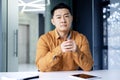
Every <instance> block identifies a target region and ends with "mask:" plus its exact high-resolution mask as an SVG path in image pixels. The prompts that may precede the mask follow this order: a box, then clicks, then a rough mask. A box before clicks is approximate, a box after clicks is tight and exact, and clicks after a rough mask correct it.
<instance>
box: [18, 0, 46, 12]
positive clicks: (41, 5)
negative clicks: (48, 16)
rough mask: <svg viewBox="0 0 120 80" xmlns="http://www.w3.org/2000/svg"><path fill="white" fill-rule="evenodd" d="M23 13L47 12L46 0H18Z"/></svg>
mask: <svg viewBox="0 0 120 80" xmlns="http://www.w3.org/2000/svg"><path fill="white" fill-rule="evenodd" d="M18 6H19V11H20V12H21V13H43V14H44V12H45V0H18Z"/></svg>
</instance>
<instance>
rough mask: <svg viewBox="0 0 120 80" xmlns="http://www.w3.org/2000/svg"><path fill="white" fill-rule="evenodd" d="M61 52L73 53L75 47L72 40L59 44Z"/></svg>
mask: <svg viewBox="0 0 120 80" xmlns="http://www.w3.org/2000/svg"><path fill="white" fill-rule="evenodd" d="M61 49H62V52H75V51H76V49H77V45H76V43H75V41H74V40H70V39H69V40H67V41H64V42H63V43H62V44H61Z"/></svg>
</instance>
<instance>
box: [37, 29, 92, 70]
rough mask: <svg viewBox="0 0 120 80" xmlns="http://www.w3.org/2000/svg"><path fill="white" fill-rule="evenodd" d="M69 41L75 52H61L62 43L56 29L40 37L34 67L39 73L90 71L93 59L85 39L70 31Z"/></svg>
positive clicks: (81, 35)
mask: <svg viewBox="0 0 120 80" xmlns="http://www.w3.org/2000/svg"><path fill="white" fill-rule="evenodd" d="M70 35H71V36H70V39H72V40H74V41H75V43H76V45H77V50H76V52H65V53H63V52H62V51H61V47H60V45H61V43H62V42H63V41H64V40H63V39H62V38H60V36H59V35H58V33H57V31H56V29H55V30H53V31H50V32H48V33H46V34H44V35H42V36H41V37H40V38H39V40H38V43H37V51H36V65H37V67H38V69H39V70H40V71H44V72H46V71H63V70H77V69H78V68H79V67H80V68H81V69H83V70H85V71H89V70H91V68H92V66H93V59H92V56H91V52H90V48H89V43H88V40H87V38H86V37H85V36H84V35H83V34H80V33H78V32H76V31H73V30H71V31H70Z"/></svg>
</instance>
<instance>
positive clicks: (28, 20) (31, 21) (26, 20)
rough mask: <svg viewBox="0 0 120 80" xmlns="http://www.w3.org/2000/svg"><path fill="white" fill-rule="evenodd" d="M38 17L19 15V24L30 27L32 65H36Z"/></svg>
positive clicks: (35, 15) (34, 15)
mask: <svg viewBox="0 0 120 80" xmlns="http://www.w3.org/2000/svg"><path fill="white" fill-rule="evenodd" d="M38 22H39V21H38V15H37V14H32V13H31V14H28V13H26V14H25V13H24V14H22V13H19V24H27V25H29V27H30V49H29V50H30V51H29V52H30V63H35V56H36V43H37V40H38V29H39V28H38Z"/></svg>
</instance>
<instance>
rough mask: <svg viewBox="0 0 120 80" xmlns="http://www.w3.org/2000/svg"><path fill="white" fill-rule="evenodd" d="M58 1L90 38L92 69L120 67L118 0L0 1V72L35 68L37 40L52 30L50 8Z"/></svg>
mask: <svg viewBox="0 0 120 80" xmlns="http://www.w3.org/2000/svg"><path fill="white" fill-rule="evenodd" d="M60 2H64V3H66V4H68V5H69V6H70V7H71V8H72V13H73V17H74V21H73V24H72V28H73V29H74V30H76V31H79V32H80V33H83V34H84V35H86V36H87V38H88V40H89V43H90V48H91V52H92V56H93V59H94V66H93V70H102V69H120V63H119V62H120V46H119V44H120V31H119V30H120V29H119V28H120V0H0V72H4V71H5V72H8V71H10V72H11V71H37V68H36V66H35V56H36V44H37V40H38V38H39V36H41V35H42V34H44V33H46V32H48V31H50V30H52V29H54V26H53V25H52V24H51V23H50V18H51V15H50V11H51V9H52V8H53V7H54V6H55V5H56V4H58V3H60Z"/></svg>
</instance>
